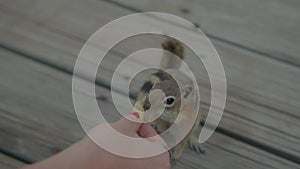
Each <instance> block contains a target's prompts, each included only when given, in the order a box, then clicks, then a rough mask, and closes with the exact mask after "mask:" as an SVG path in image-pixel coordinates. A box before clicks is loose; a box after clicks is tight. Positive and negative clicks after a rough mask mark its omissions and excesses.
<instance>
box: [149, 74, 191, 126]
mask: <svg viewBox="0 0 300 169" xmlns="http://www.w3.org/2000/svg"><path fill="white" fill-rule="evenodd" d="M154 75H155V76H154V77H155V78H157V79H154V80H153V79H152V81H154V83H153V84H152V85H149V86H148V87H149V91H148V92H146V96H145V97H144V101H143V108H144V110H145V111H147V110H149V109H153V110H154V111H155V106H160V105H163V107H164V111H163V113H162V114H161V116H160V117H159V118H158V119H157V120H156V121H154V122H153V124H155V125H156V126H153V127H155V128H156V129H167V128H169V127H170V125H172V124H173V123H174V122H175V120H176V118H177V116H178V114H179V113H180V109H181V104H183V102H182V99H184V98H185V97H187V96H188V95H189V94H190V93H191V90H192V88H191V87H183V88H182V87H181V88H180V87H179V86H178V83H177V82H176V80H174V78H173V77H172V76H171V75H169V74H168V73H163V72H159V73H156V74H154ZM157 89H158V90H160V91H162V92H163V93H164V96H165V97H164V98H161V97H160V98H155V96H154V98H152V99H153V100H154V101H152V102H157V101H158V102H160V103H155V104H154V105H153V103H151V99H150V95H151V92H153V91H155V90H157ZM153 106H154V107H153ZM160 123H161V124H160ZM159 125H165V126H159Z"/></svg>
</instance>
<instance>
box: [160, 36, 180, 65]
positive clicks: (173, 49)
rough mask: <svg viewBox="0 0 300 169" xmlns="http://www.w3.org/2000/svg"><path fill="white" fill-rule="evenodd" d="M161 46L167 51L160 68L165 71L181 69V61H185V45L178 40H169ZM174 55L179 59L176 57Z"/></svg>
mask: <svg viewBox="0 0 300 169" xmlns="http://www.w3.org/2000/svg"><path fill="white" fill-rule="evenodd" d="M161 46H162V48H163V49H164V50H165V51H164V55H163V57H162V61H161V64H160V68H161V69H163V70H165V69H179V67H180V66H181V60H183V59H184V47H183V45H182V44H181V43H180V42H179V41H178V40H176V39H173V38H168V39H166V40H164V41H163V42H162V43H161ZM166 51H168V52H166ZM174 54H175V56H177V57H175V56H174ZM180 59H181V60H180Z"/></svg>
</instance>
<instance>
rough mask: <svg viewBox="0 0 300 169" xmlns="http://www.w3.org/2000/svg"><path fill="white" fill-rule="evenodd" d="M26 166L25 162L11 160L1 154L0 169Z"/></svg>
mask: <svg viewBox="0 0 300 169" xmlns="http://www.w3.org/2000/svg"><path fill="white" fill-rule="evenodd" d="M23 165H25V164H24V163H23V162H21V161H19V160H16V159H14V158H11V157H9V156H7V155H5V154H2V153H0V168H1V169H14V168H17V167H21V166H23Z"/></svg>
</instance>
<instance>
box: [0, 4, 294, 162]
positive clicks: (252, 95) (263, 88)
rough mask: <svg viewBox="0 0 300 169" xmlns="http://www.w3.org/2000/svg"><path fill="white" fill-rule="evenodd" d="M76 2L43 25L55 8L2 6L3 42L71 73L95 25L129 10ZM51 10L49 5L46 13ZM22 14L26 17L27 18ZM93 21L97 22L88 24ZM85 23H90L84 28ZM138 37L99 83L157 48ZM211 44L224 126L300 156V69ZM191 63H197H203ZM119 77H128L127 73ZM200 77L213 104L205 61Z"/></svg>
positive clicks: (122, 50) (117, 56)
mask: <svg viewBox="0 0 300 169" xmlns="http://www.w3.org/2000/svg"><path fill="white" fill-rule="evenodd" d="M52 3H53V4H54V5H52V6H54V7H56V6H59V2H55V1H53V2H52ZM56 3H57V4H56ZM77 3H78V4H76V3H74V4H73V5H71V6H70V7H69V8H67V9H68V10H65V11H64V12H62V13H61V15H60V17H53V18H52V19H48V20H47V22H44V23H42V24H41V21H43V19H45V18H46V16H48V17H49V16H50V14H49V13H51V10H49V9H48V8H47V9H45V11H43V12H45V14H44V15H45V16H44V15H42V14H41V15H39V16H40V17H42V18H39V17H38V18H36V17H35V15H33V14H32V13H30V10H28V12H29V13H27V14H26V15H24V14H22V12H21V11H17V12H16V11H11V10H8V9H4V8H3V10H1V12H2V15H1V16H2V17H3V18H4V19H3V22H2V23H1V24H0V26H1V28H3V30H2V31H1V37H2V38H1V40H2V43H3V44H4V47H8V48H9V49H10V50H16V51H15V52H21V53H22V54H24V55H26V56H27V57H30V58H31V59H35V60H38V61H40V62H42V63H45V64H47V65H51V66H53V67H55V68H58V69H60V70H62V71H66V72H69V73H70V72H71V71H72V69H73V66H74V62H75V59H76V56H77V54H78V53H79V50H80V48H81V46H82V45H83V40H84V39H85V38H87V36H88V35H89V34H91V33H92V31H93V30H96V29H97V26H101V25H103V24H104V23H105V22H108V21H110V20H113V19H115V18H116V17H118V16H120V15H123V14H128V13H130V12H129V11H126V10H124V9H119V8H116V7H114V6H112V5H109V4H106V3H103V2H98V1H86V3H80V2H77ZM39 4H40V5H39ZM55 4H56V5H55ZM35 5H36V6H35ZM43 5H44V2H42V1H38V2H35V3H33V4H32V5H31V6H28V8H41V9H44V8H43ZM88 5H90V6H93V7H92V8H91V9H90V10H88V11H84V10H82V8H84V7H85V6H88ZM79 6H80V7H82V8H80V7H79ZM13 7H14V8H16V7H17V6H13ZM96 9H97V10H96ZM99 9H102V11H103V12H104V13H106V14H107V15H108V14H110V15H109V16H102V15H100V13H99V14H98V13H96V11H98V10H99ZM47 10H49V12H48V13H47ZM52 11H53V10H52ZM112 11H114V12H112ZM66 13H67V14H66ZM79 13H80V14H81V15H80V16H81V18H80V17H72V19H73V21H74V20H76V21H74V22H69V19H67V20H64V19H62V18H65V17H70V16H71V14H72V16H76V14H79ZM51 14H52V13H51ZM24 16H26V18H25V19H24ZM50 18H51V17H50ZM63 20H64V21H63ZM92 20H93V21H94V25H91V24H90V23H88V22H91V21H92ZM86 25H89V27H85V26H86ZM71 27H73V28H71ZM65 30H69V31H65ZM137 40H138V41H137V42H139V43H137V42H134V40H132V41H131V42H130V41H129V42H126V43H124V44H123V45H122V44H120V45H119V46H118V47H116V49H115V50H114V53H113V54H111V55H110V56H109V58H110V59H108V60H107V63H108V64H106V65H104V68H103V70H101V77H100V76H98V79H97V82H98V83H100V84H103V85H106V86H107V85H108V82H109V78H108V77H110V76H111V75H112V73H113V70H112V68H111V67H112V65H116V63H118V62H119V61H120V60H121V59H122V57H124V56H126V55H127V54H129V53H131V52H132V51H135V50H137V49H142V48H144V47H149V46H154V47H159V45H158V42H160V39H159V38H156V39H155V38H152V39H151V38H147V37H145V38H138V39H137ZM140 42H143V43H140ZM213 43H214V45H215V46H216V48H217V50H218V52H219V53H220V56H221V59H222V61H223V64H224V67H225V72H226V75H227V82H228V98H227V105H226V111H225V114H224V118H223V119H222V121H221V124H220V126H221V127H222V128H225V129H227V130H228V131H229V130H230V131H233V132H234V133H236V134H238V135H241V136H243V137H246V138H248V139H253V140H254V141H256V142H258V143H260V144H263V145H266V146H268V147H270V148H272V149H276V150H279V151H280V152H279V153H281V152H284V153H288V154H289V155H292V156H299V149H300V148H299V146H298V145H299V138H298V137H299V131H300V130H299V123H298V121H299V113H298V109H299V104H297V100H299V94H298V91H299V85H297V84H298V81H297V77H298V76H299V74H300V73H299V69H298V68H295V67H293V66H290V65H288V64H285V63H283V62H279V61H276V60H273V59H270V58H265V57H261V55H258V54H256V53H253V52H249V51H245V50H243V49H240V48H238V47H235V46H232V45H230V44H227V43H223V42H220V41H215V40H214V41H213ZM120 56H121V57H120ZM62 58H63V59H62ZM137 63H140V62H138V61H133V62H132V64H133V65H135V64H137ZM192 66H194V67H199V65H192ZM200 67H201V66H200ZM274 67H276V69H274ZM121 76H123V77H124V79H126V74H122V75H121ZM278 77H280V78H278ZM199 81H200V86H201V91H202V93H201V94H202V95H201V96H202V100H203V101H204V102H205V103H209V99H210V93H209V90H210V89H209V83H208V81H207V75H206V74H205V69H203V66H202V67H201V68H200V75H199ZM291 82H293V83H291ZM123 88H124V86H122V85H120V88H119V89H120V90H122V89H123Z"/></svg>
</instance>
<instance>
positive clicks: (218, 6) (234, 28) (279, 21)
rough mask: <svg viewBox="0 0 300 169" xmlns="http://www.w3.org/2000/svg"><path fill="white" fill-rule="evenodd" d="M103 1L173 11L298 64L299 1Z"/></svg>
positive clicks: (216, 35)
mask: <svg viewBox="0 0 300 169" xmlns="http://www.w3.org/2000/svg"><path fill="white" fill-rule="evenodd" d="M104 1H105V2H108V3H111V4H114V5H118V6H120V7H123V8H126V9H129V10H131V11H134V12H136V11H138V12H142V11H150V12H165V13H170V14H174V15H177V16H180V17H183V18H186V19H188V20H189V21H191V22H193V23H195V24H196V25H198V26H199V27H200V29H201V30H203V31H204V32H205V33H206V34H207V35H209V37H210V38H212V39H218V40H221V41H223V42H227V43H231V44H233V45H235V46H238V47H241V48H244V49H246V50H249V51H253V52H256V53H260V54H263V55H262V57H263V56H266V57H271V58H273V59H278V60H280V61H283V62H286V63H289V64H291V65H294V66H297V67H299V65H300V57H299V56H298V53H299V52H300V51H299V48H298V44H299V43H300V38H299V37H300V34H299V31H298V30H299V29H300V22H299V20H300V13H299V7H300V3H299V2H298V1H296V0H288V1H280V0H276V1H271V0H267V1H258V0H254V1H246V0H242V1H238V0H229V1H226V2H221V1H218V0H213V1H205V0H202V1H198V0H188V1H185V0H177V1H159V0H154V1H153V0H141V1H140V0H132V1H121V0H104Z"/></svg>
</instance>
